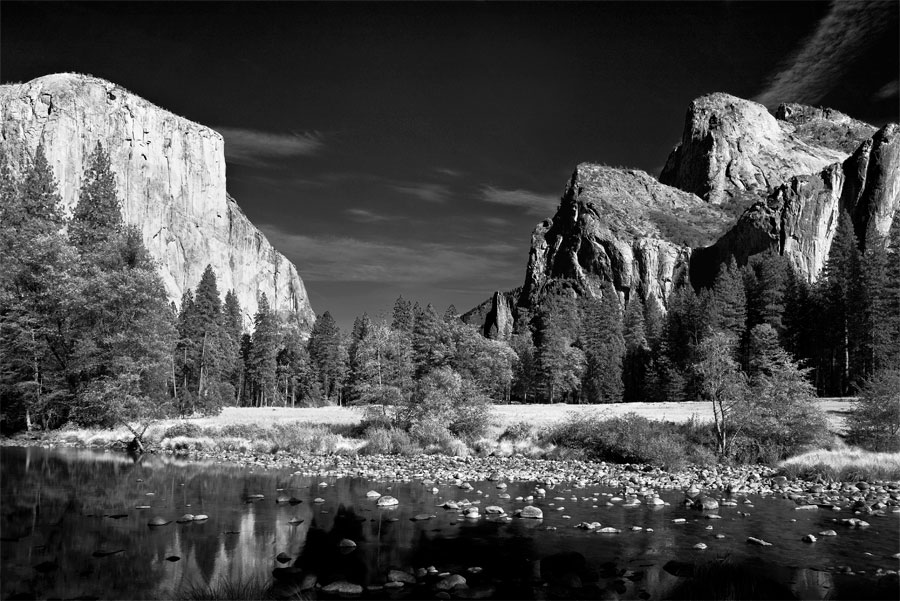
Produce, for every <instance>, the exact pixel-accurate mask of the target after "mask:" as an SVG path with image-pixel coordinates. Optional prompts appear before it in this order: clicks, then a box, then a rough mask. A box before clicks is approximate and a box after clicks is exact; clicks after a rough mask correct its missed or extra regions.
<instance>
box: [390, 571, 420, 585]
mask: <svg viewBox="0 0 900 601" xmlns="http://www.w3.org/2000/svg"><path fill="white" fill-rule="evenodd" d="M387 579H388V582H402V583H405V584H415V583H416V577H415V576H413V575H412V574H410V573H409V572H404V571H402V570H391V571H389V572H388V575H387Z"/></svg>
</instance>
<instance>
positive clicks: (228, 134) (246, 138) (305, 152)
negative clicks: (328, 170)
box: [216, 127, 323, 166]
mask: <svg viewBox="0 0 900 601" xmlns="http://www.w3.org/2000/svg"><path fill="white" fill-rule="evenodd" d="M216 131H218V132H219V133H220V134H222V137H223V138H225V158H226V160H228V161H230V162H232V163H238V164H241V165H252V166H258V165H264V164H266V163H267V162H268V161H270V160H272V159H284V158H290V157H297V156H312V155H314V154H316V153H317V152H319V151H320V150H321V149H322V144H323V142H322V136H321V135H320V134H318V133H315V132H313V133H273V132H266V131H260V130H257V129H245V128H241V127H217V128H216Z"/></svg>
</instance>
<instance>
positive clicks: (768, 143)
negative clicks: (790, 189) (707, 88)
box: [659, 93, 847, 204]
mask: <svg viewBox="0 0 900 601" xmlns="http://www.w3.org/2000/svg"><path fill="white" fill-rule="evenodd" d="M794 130H795V127H794V126H793V125H792V124H790V123H787V122H784V121H778V120H777V119H776V118H775V117H773V116H772V115H771V114H769V112H768V110H766V107H765V106H763V105H761V104H757V103H755V102H751V101H749V100H743V99H741V98H736V97H735V96H731V95H729V94H721V93H716V94H708V95H706V96H701V97H700V98H697V99H696V100H694V101H693V102H692V103H691V106H690V108H689V109H688V114H687V117H686V119H685V129H684V133H683V134H682V138H681V143H680V144H679V145H678V146H677V147H676V148H675V149H674V150H673V151H672V153H671V154H670V155H669V158H668V160H667V161H666V166H665V167H664V168H663V170H662V172H661V173H660V175H659V181H660V182H661V183H663V184H667V185H670V186H674V187H676V188H679V189H681V190H685V191H686V192H692V193H694V194H696V195H698V196H700V197H701V198H703V199H705V200H707V201H709V202H711V203H713V204H723V203H725V202H727V201H728V200H730V199H731V198H732V197H733V196H735V195H737V194H739V193H742V192H759V193H762V194H763V195H764V194H766V193H767V192H769V191H771V190H773V189H774V188H775V187H777V186H778V185H780V184H781V183H782V182H784V181H786V180H787V179H788V178H789V177H791V176H793V175H797V174H808V173H816V172H818V171H821V170H822V169H823V168H825V167H826V166H827V165H830V164H832V163H837V162H840V161H843V160H844V159H845V158H847V153H846V152H843V151H840V150H835V149H833V148H830V147H829V146H822V145H818V144H811V143H809V142H807V141H805V140H804V139H803V138H801V137H800V136H797V135H795V134H794Z"/></svg>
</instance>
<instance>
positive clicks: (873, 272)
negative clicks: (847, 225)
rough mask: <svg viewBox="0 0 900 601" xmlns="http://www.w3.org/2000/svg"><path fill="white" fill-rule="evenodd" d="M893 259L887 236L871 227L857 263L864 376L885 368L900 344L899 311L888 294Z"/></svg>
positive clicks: (869, 375)
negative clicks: (899, 333)
mask: <svg viewBox="0 0 900 601" xmlns="http://www.w3.org/2000/svg"><path fill="white" fill-rule="evenodd" d="M895 220H896V218H895ZM892 259H893V260H894V261H897V260H898V257H897V256H894V257H891V255H890V253H889V250H888V240H886V239H885V238H884V237H883V236H881V235H879V233H878V231H877V230H875V229H874V228H873V230H872V231H871V232H869V235H868V236H867V239H866V252H865V254H864V255H863V257H862V262H861V266H860V293H859V298H860V300H861V303H862V305H861V307H859V318H860V322H861V326H862V331H861V332H860V354H861V357H860V360H859V364H860V366H861V370H862V377H863V378H871V377H872V376H873V375H874V374H875V372H877V371H880V370H883V369H886V368H888V367H889V366H890V365H891V361H890V357H891V355H892V354H894V353H895V352H896V351H895V349H896V348H897V347H898V345H900V338H897V337H896V336H895V333H894V332H895V330H896V322H897V321H898V320H900V314H898V312H897V311H896V310H897V308H898V307H897V306H896V303H892V302H891V301H892V300H894V299H892V297H891V294H890V288H891V282H890V271H891V265H890V263H891V260H892ZM895 270H896V268H895ZM894 286H897V284H894Z"/></svg>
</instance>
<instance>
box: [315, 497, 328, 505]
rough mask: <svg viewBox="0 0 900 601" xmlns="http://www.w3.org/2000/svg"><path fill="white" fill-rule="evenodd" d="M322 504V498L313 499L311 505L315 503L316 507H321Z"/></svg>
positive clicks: (323, 500)
mask: <svg viewBox="0 0 900 601" xmlns="http://www.w3.org/2000/svg"><path fill="white" fill-rule="evenodd" d="M324 502H325V499H323V498H322V497H316V498H315V499H313V503H315V504H316V505H321V504H322V503H324Z"/></svg>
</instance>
